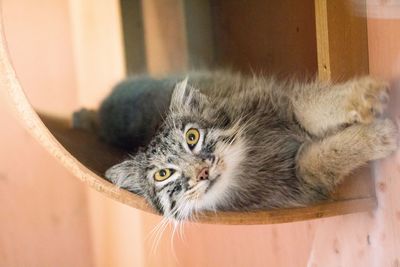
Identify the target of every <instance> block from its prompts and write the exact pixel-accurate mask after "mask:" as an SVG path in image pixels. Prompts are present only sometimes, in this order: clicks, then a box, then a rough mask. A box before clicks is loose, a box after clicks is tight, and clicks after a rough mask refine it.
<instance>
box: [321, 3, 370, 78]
mask: <svg viewBox="0 0 400 267" xmlns="http://www.w3.org/2000/svg"><path fill="white" fill-rule="evenodd" d="M315 17H316V29H317V51H318V72H319V77H320V79H322V80H329V79H332V80H335V81H338V80H345V79H348V78H351V77H353V76H356V75H362V74H367V73H368V40H367V21H366V6H365V0H362V1H357V9H356V10H353V8H352V5H351V2H350V1H346V0H335V1H329V0H315Z"/></svg>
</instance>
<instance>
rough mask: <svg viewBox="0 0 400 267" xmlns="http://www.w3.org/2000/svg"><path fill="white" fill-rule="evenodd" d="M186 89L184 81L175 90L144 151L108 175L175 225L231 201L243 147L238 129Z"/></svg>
mask: <svg viewBox="0 0 400 267" xmlns="http://www.w3.org/2000/svg"><path fill="white" fill-rule="evenodd" d="M187 87H188V86H187V80H185V81H183V82H181V83H179V84H178V85H177V86H176V88H175V90H174V93H173V95H172V98H171V105H170V113H169V115H168V117H167V118H166V120H165V122H164V124H163V127H162V128H161V130H160V131H159V132H158V134H157V135H156V136H155V138H154V139H153V140H152V141H151V142H150V144H149V145H148V147H147V148H146V150H145V151H142V152H139V153H138V154H137V155H136V156H134V157H133V158H132V159H131V160H127V161H125V162H123V163H121V164H118V165H116V166H114V167H112V168H110V169H109V170H108V171H107V172H106V177H107V178H108V179H110V180H111V181H112V182H114V183H115V184H117V185H118V186H120V187H122V188H126V189H128V190H130V191H132V192H135V193H138V194H141V195H143V196H145V197H146V199H147V200H148V201H150V203H151V204H152V205H153V206H154V207H155V208H156V209H157V210H158V211H159V212H160V213H161V214H164V215H165V216H167V217H170V218H174V219H177V220H185V219H188V218H189V217H190V216H191V215H192V214H193V213H194V212H196V211H201V210H215V209H216V208H217V207H218V206H220V205H223V203H224V202H226V201H229V198H230V194H229V192H230V190H234V188H235V187H236V186H237V183H236V182H235V176H236V175H238V173H237V172H238V169H239V166H240V164H241V162H242V160H243V157H244V145H245V144H244V140H243V139H242V138H241V135H240V132H241V131H240V130H239V128H238V126H237V124H234V126H231V123H230V121H229V119H228V118H227V117H226V116H225V115H224V114H221V113H222V112H221V111H219V110H216V109H215V108H214V106H213V105H212V104H211V103H210V102H209V101H208V100H207V98H206V97H205V96H204V95H202V94H201V93H200V92H199V91H197V90H194V89H192V88H187Z"/></svg>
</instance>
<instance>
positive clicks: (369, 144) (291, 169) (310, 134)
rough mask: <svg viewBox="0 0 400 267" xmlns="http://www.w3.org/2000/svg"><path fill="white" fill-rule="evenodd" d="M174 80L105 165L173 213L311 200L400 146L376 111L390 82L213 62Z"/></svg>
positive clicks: (121, 182)
mask: <svg viewBox="0 0 400 267" xmlns="http://www.w3.org/2000/svg"><path fill="white" fill-rule="evenodd" d="M176 81H178V79H177V78H176V77H174V78H173V79H169V80H168V79H166V80H164V82H161V83H160V82H159V81H158V86H161V87H162V86H165V88H163V89H165V92H166V93H165V94H166V95H168V97H167V98H164V102H163V103H164V104H163V105H165V99H168V100H169V99H170V103H169V108H167V107H163V109H164V110H165V111H164V113H165V114H164V118H163V121H162V124H161V126H160V127H159V129H158V131H157V132H155V130H154V133H155V134H154V136H153V138H152V139H151V140H150V141H149V142H148V144H147V145H146V146H145V147H143V148H141V149H139V150H138V151H137V152H136V153H135V154H134V155H133V156H131V157H130V158H128V159H127V160H125V161H123V162H122V163H119V164H117V165H115V166H112V167H111V168H109V169H108V170H107V171H106V173H105V176H106V178H107V179H108V180H110V181H112V183H114V184H116V185H117V186H119V187H121V188H124V189H127V190H129V191H131V192H133V193H135V194H139V195H141V196H143V197H144V198H145V199H146V200H147V201H148V202H149V203H150V204H151V206H152V207H154V209H155V210H156V211H157V212H158V213H160V214H162V215H164V216H165V217H167V218H170V219H173V220H177V221H184V220H190V219H193V217H194V216H195V215H196V214H198V213H201V212H202V211H253V210H266V209H273V208H288V207H301V206H306V205H309V204H311V203H315V202H318V201H321V200H324V199H327V198H329V195H330V193H331V192H332V191H333V190H334V188H335V186H336V185H337V184H339V183H340V182H341V181H342V180H343V178H344V177H345V176H346V175H348V174H349V173H351V171H352V170H354V169H356V168H358V167H360V166H361V165H363V164H365V163H367V162H368V161H370V160H375V159H380V158H383V157H386V156H388V155H390V154H391V153H392V152H393V151H395V150H396V148H397V127H396V126H395V124H394V123H393V122H392V121H391V120H390V119H387V118H381V117H380V116H379V114H381V113H382V112H383V110H384V107H385V105H386V103H387V100H388V92H387V90H388V86H387V85H386V84H385V83H384V82H381V81H378V80H376V79H373V78H371V77H369V76H366V77H361V78H356V79H353V80H350V81H347V82H344V83H339V84H331V83H328V82H318V81H312V82H307V83H301V82H297V81H278V80H276V79H274V78H271V77H265V76H261V75H259V76H257V75H253V76H245V75H241V74H238V73H233V72H224V71H213V72H195V73H189V74H188V76H187V77H186V78H185V79H181V80H180V81H178V82H176ZM134 82H135V80H131V81H130V83H134ZM154 82H155V83H157V82H156V80H154ZM128 83H129V82H128ZM148 101H152V99H151V98H150V99H148ZM105 103H107V105H108V106H109V105H111V106H112V105H113V102H110V101H108V102H107V100H106V101H105ZM116 103H117V102H116ZM115 105H116V104H115ZM154 112H156V111H154ZM102 116H103V117H104V116H105V117H107V118H102V117H101V116H100V120H102V119H103V120H104V121H110V120H112V118H110V114H109V113H108V112H103V115H102ZM121 116H122V115H121ZM125 116H127V114H125ZM115 120H118V118H115ZM103 127H109V125H106V124H105V125H104V126H103ZM109 130H110V129H109Z"/></svg>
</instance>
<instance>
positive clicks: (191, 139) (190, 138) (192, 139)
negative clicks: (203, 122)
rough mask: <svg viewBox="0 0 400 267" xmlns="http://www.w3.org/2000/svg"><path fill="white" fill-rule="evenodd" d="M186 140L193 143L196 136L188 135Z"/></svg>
mask: <svg viewBox="0 0 400 267" xmlns="http://www.w3.org/2000/svg"><path fill="white" fill-rule="evenodd" d="M188 138H189V140H190V141H194V140H196V135H195V134H189V136H188Z"/></svg>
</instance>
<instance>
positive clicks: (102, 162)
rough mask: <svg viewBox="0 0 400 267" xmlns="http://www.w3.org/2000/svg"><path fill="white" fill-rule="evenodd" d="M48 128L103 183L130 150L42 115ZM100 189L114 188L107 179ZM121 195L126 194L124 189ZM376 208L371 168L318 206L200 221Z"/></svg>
mask: <svg viewBox="0 0 400 267" xmlns="http://www.w3.org/2000/svg"><path fill="white" fill-rule="evenodd" d="M41 118H42V120H43V122H44V124H45V125H46V127H47V128H48V129H49V130H50V131H51V132H52V133H53V135H54V136H55V137H56V138H57V140H58V141H59V142H60V143H61V144H62V145H63V146H64V147H65V148H66V150H67V151H68V152H69V153H70V155H65V156H72V155H73V157H74V158H76V160H78V161H79V162H80V163H82V164H84V165H85V166H86V167H87V168H88V169H89V170H90V171H91V172H92V174H91V175H92V178H93V179H94V180H95V181H98V180H103V178H102V177H103V174H104V172H105V170H106V169H107V168H109V167H110V166H112V165H114V164H115V163H118V162H120V161H121V160H122V159H124V157H126V156H127V153H128V152H126V151H123V150H118V149H116V148H115V147H112V146H109V145H107V144H105V143H103V142H101V141H100V140H99V139H98V138H97V137H96V136H95V135H93V134H91V133H89V132H86V131H83V130H77V129H71V127H70V126H69V125H70V124H69V122H68V121H67V120H63V119H57V118H54V117H49V116H45V115H42V116H41ZM99 186H102V187H110V188H111V189H112V190H115V188H114V186H113V185H111V184H109V183H108V182H107V181H105V180H103V181H102V183H101V184H99ZM120 192H124V193H127V192H125V191H124V190H120ZM120 201H122V202H123V203H126V204H128V205H130V206H132V207H136V208H137V207H138V206H139V207H141V209H144V210H146V211H149V212H152V210H151V209H150V208H149V207H148V206H147V205H146V203H145V202H144V200H142V199H141V198H139V197H137V196H135V195H134V194H130V193H127V194H124V195H123V197H121V198H120ZM375 206H376V199H375V191H374V184H373V179H371V176H370V168H369V167H365V168H363V169H360V170H358V171H357V172H356V173H354V175H352V176H351V177H348V178H347V179H346V180H345V182H344V183H343V184H342V185H340V186H339V188H338V190H337V191H336V192H335V193H334V194H333V199H332V201H327V202H323V203H318V204H315V205H313V206H309V207H304V208H292V209H279V210H270V211H258V212H246V213H239V212H219V213H216V214H215V213H204V214H202V215H200V216H198V221H199V222H203V223H218V224H271V223H284V222H292V221H299V220H307V219H314V218H322V217H328V216H334V215H340V214H347V213H354V212H359V211H368V210H371V209H372V208H374V207H375Z"/></svg>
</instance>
